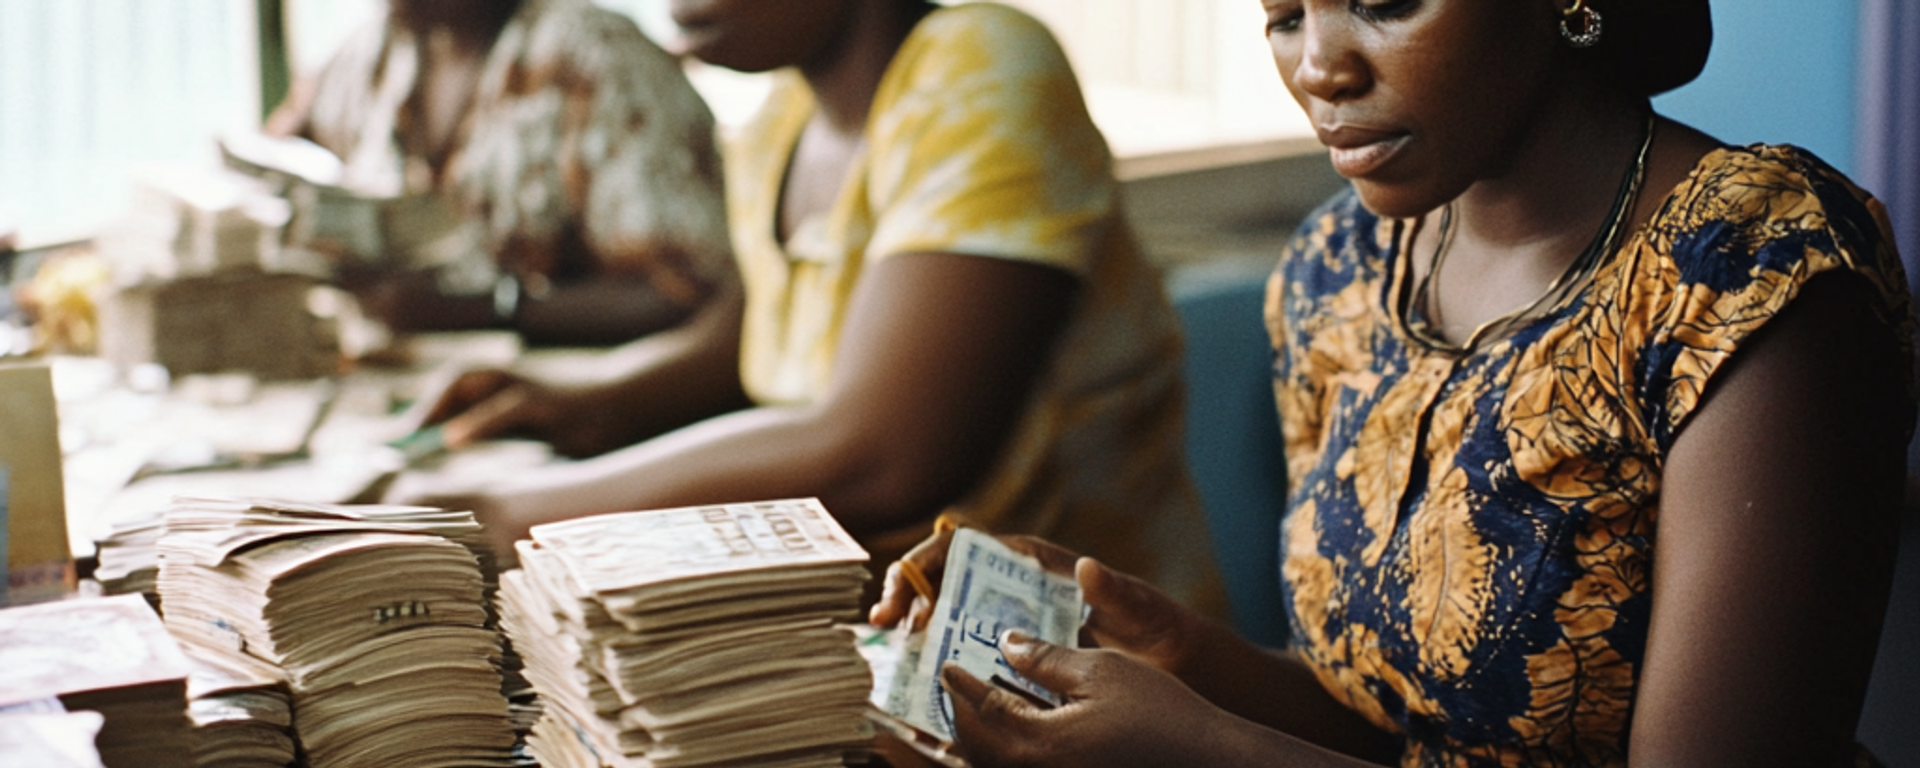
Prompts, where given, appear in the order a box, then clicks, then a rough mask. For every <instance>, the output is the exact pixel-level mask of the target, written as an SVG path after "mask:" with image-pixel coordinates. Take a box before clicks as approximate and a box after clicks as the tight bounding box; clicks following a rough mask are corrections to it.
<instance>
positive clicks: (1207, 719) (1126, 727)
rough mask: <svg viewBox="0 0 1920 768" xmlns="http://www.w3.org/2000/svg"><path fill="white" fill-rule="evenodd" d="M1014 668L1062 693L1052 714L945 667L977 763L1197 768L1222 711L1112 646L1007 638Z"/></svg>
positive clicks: (957, 722) (966, 745) (963, 735)
mask: <svg viewBox="0 0 1920 768" xmlns="http://www.w3.org/2000/svg"><path fill="white" fill-rule="evenodd" d="M1000 648H1001V652H1002V653H1003V654H1004V655H1005V656H1006V659H1007V662H1008V663H1009V664H1011V665H1012V666H1013V668H1014V670H1015V671H1017V672H1019V673H1020V674H1021V675H1023V676H1025V677H1026V678H1027V679H1029V680H1031V681H1033V682H1034V683H1037V684H1039V685H1041V686H1044V687H1045V688H1047V689H1048V690H1050V691H1053V692H1055V693H1057V694H1059V695H1060V697H1061V698H1062V699H1063V700H1065V702H1066V703H1064V704H1062V705H1061V706H1059V707H1055V708H1046V707H1044V706H1042V705H1039V704H1035V703H1033V702H1031V701H1029V700H1028V699H1027V698H1025V697H1024V696H1022V695H1020V694H1016V693H1013V692H1011V691H1008V690H1006V689H1004V688H1000V687H997V686H994V685H990V684H988V683H986V682H984V681H982V680H980V679H979V678H977V677H974V676H973V675H971V674H968V673H967V672H966V671H965V670H963V669H961V668H960V667H958V666H956V665H952V664H949V665H947V666H946V668H945V669H943V670H941V680H942V682H943V683H944V684H945V686H946V689H947V692H948V694H949V695H950V697H951V699H952V701H953V719H954V726H955V729H956V730H957V731H958V734H957V735H958V740H959V744H960V748H961V750H962V752H964V754H965V755H966V756H967V759H968V760H970V761H972V762H973V764H974V765H977V766H1003V765H1004V766H1029V765H1036V766H1037V765H1045V766H1050V767H1052V768H1071V767H1072V766H1111V765H1141V766H1146V765H1170V766H1172V765H1191V764H1193V762H1194V760H1193V758H1194V757H1195V756H1196V754H1197V752H1196V748H1197V747H1199V746H1201V744H1200V740H1201V739H1203V738H1206V737H1207V736H1206V735H1207V734H1218V733H1219V728H1220V726H1221V724H1220V722H1219V721H1220V720H1221V719H1222V718H1231V716H1230V715H1227V714H1226V713H1225V712H1223V711H1221V710H1219V709H1218V708H1216V707H1214V706H1213V705H1211V704H1209V703H1207V701H1206V700H1205V699H1202V698H1201V697H1200V695H1199V694H1196V693H1194V692H1193V691H1192V690H1191V689H1189V688H1187V687H1186V686H1185V685H1183V684H1181V682H1180V681H1179V680H1178V679H1176V678H1174V677H1173V675H1171V674H1168V673H1166V672H1163V671H1161V670H1158V669H1155V668H1153V667H1151V666H1148V665H1147V664H1145V663H1142V662H1140V661H1138V660H1136V659H1133V658H1130V657H1128V656H1126V655H1124V654H1121V653H1118V652H1115V651H1110V650H1074V649H1070V648H1063V647H1061V646H1057V645H1053V644H1051V643H1046V642H1042V641H1040V640H1037V639H1034V638H1031V637H1027V636H1024V635H1021V634H1019V633H1017V632H1009V633H1007V635H1006V636H1004V637H1003V638H1002V639H1001V643H1000Z"/></svg>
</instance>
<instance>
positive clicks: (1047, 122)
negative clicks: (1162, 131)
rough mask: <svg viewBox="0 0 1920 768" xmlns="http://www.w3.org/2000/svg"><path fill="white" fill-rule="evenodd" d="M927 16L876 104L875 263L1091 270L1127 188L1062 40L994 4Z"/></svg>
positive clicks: (871, 190) (873, 155)
mask: <svg viewBox="0 0 1920 768" xmlns="http://www.w3.org/2000/svg"><path fill="white" fill-rule="evenodd" d="M921 25H922V29H918V30H916V31H915V33H914V36H913V37H912V38H911V39H909V40H908V42H907V44H906V45H904V46H903V47H902V48H901V50H900V52H899V53H898V54H897V59H896V61H895V63H894V65H893V66H892V67H891V68H890V69H889V71H888V74H887V78H886V80H885V81H884V82H882V83H881V86H880V91H879V93H878V94H877V95H876V97H875V101H874V112H873V114H874V117H873V119H872V124H871V125H870V127H869V136H870V137H871V144H870V146H869V148H868V151H869V153H870V159H869V163H870V168H871V176H870V178H869V185H868V192H869V195H870V199H869V201H868V203H869V205H870V206H871V207H872V210H873V211H874V217H875V228H874V233H873V236H872V238H871V240H870V241H869V246H868V250H867V254H868V258H869V259H872V260H877V259H879V258H883V257H885V256H888V255H892V254H898V253H910V252H953V253H965V254H969V255H976V256H990V257H1001V258H1013V259H1022V260H1030V261H1037V262H1042V263H1046V264H1048V265H1051V266H1056V267H1060V268H1063V269H1066V270H1068V271H1071V272H1074V273H1076V274H1083V273H1085V272H1086V271H1087V269H1088V264H1089V260H1090V259H1091V258H1092V257H1093V254H1095V253H1096V251H1097V248H1096V246H1097V244H1098V243H1100V242H1101V240H1102V238H1103V237H1104V236H1105V235H1106V234H1107V232H1106V230H1107V228H1108V227H1110V226H1111V221H1112V219H1111V217H1110V211H1111V210H1112V209H1113V207H1114V205H1115V196H1116V194H1117V192H1116V189H1115V182H1114V181H1113V177H1112V160H1111V157H1110V155H1109V154H1108V151H1107V146H1106V142H1105V140H1104V139H1103V138H1102V137H1101V135H1100V132H1099V131H1098V129H1096V128H1095V127H1094V125H1093V121H1092V119H1091V118H1090V117H1089V116H1088V114H1087V111H1086V105H1085V103H1084V101H1083V100H1082V97H1081V93H1080V88H1079V85H1078V83H1077V82H1076V81H1075V80H1074V77H1073V72H1072V70H1071V69H1070V68H1069V66H1068V64H1067V60H1066V57H1065V56H1064V54H1062V52H1061V50H1060V47H1059V45H1058V44H1057V43H1056V42H1055V41H1054V39H1053V37H1052V36H1051V35H1050V34H1049V33H1048V32H1047V30H1046V29H1045V28H1044V27H1043V26H1041V24H1040V23H1039V22H1038V21H1035V20H1034V19H1032V18H1031V17H1029V16H1026V15H1025V14H1022V13H1020V12H1019V11H1015V10H1013V9H1011V8H1006V7H1004V6H995V5H991V4H979V5H962V6H955V7H952V8H946V9H942V10H940V11H937V12H935V13H934V14H933V15H932V16H930V17H928V18H927V19H926V20H924V21H922V22H921Z"/></svg>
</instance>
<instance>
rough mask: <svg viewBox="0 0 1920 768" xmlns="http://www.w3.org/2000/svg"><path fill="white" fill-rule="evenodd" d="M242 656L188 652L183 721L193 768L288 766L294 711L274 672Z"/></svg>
mask: <svg viewBox="0 0 1920 768" xmlns="http://www.w3.org/2000/svg"><path fill="white" fill-rule="evenodd" d="M236 656H244V654H225V655H223V656H222V657H219V658H208V657H206V656H205V655H202V654H196V653H189V654H188V658H189V659H190V660H191V661H192V662H193V665H194V669H193V674H191V675H188V676H187V716H188V717H189V718H191V719H192V720H193V764H194V766H195V768H253V767H254V766H262V765H274V766H285V765H292V764H293V762H294V760H295V757H296V755H295V751H294V746H293V708H292V704H291V702H289V701H288V696H287V689H286V686H285V685H284V684H282V683H281V681H280V679H279V677H278V675H277V674H276V671H275V670H274V668H273V667H271V666H269V665H267V664H265V663H259V662H255V661H253V660H251V657H247V659H245V661H246V663H245V664H244V665H242V666H222V665H221V664H220V663H219V662H221V661H227V662H231V661H233V660H235V658H234V657H236Z"/></svg>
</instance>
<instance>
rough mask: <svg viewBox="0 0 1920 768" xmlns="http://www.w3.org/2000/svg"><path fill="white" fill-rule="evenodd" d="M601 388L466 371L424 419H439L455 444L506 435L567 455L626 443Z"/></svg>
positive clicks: (603, 450) (500, 372) (449, 442)
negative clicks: (528, 439) (539, 442)
mask: <svg viewBox="0 0 1920 768" xmlns="http://www.w3.org/2000/svg"><path fill="white" fill-rule="evenodd" d="M604 399H605V398H604V397H603V396H602V395H601V394H600V392H599V390H597V389H596V388H593V387H585V386H560V385H555V384H548V383H543V382H540V381H536V380H534V379H531V378H528V377H526V376H522V375H520V374H517V373H513V372H511V371H506V370H501V369H497V368H489V369H481V370H476V371H468V372H466V373H463V374H461V375H460V376H459V378H456V379H454V381H453V383H452V384H450V385H448V386H447V387H446V389H444V390H442V391H441V393H440V396H439V399H438V400H436V401H435V402H434V405H433V408H432V410H430V411H428V413H427V418H426V423H427V424H442V429H443V431H444V435H445V439H446V443H447V447H449V448H459V447H462V446H466V445H470V444H472V443H475V442H478V441H481V440H488V439H492V438H496V437H501V436H505V435H526V436H528V437H532V438H535V439H538V440H542V441H545V442H546V443H548V444H550V445H552V446H553V449H554V450H555V451H556V452H558V453H561V454H563V455H566V456H570V457H574V458H582V457H586V456H595V455H599V454H602V453H606V452H607V451H610V450H613V449H615V448H619V447H621V446H622V445H624V443H623V442H622V441H621V440H620V437H619V435H618V434H617V433H616V430H615V429H614V428H613V427H612V424H613V423H614V422H615V421H616V420H615V419H611V418H608V416H609V414H608V412H607V410H606V408H605V407H603V406H604V403H603V402H602V401H603V400H604Z"/></svg>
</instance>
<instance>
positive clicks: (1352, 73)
mask: <svg viewBox="0 0 1920 768" xmlns="http://www.w3.org/2000/svg"><path fill="white" fill-rule="evenodd" d="M1341 26H1342V25H1341V24H1339V23H1338V22H1331V23H1316V20H1315V18H1314V15H1313V14H1309V15H1308V17H1307V18H1306V19H1305V20H1303V22H1302V25H1301V28H1300V31H1299V35H1298V37H1297V42H1298V44H1299V49H1298V50H1299V54H1298V56H1299V58H1298V59H1297V60H1296V61H1295V62H1294V64H1293V84H1294V87H1295V88H1297V89H1299V90H1300V91H1301V92H1303V93H1305V94H1306V95H1308V96H1311V97H1313V98H1315V99H1318V100H1320V101H1327V102H1341V101H1346V100H1348V99H1352V98H1354V97H1357V96H1359V95H1361V94H1363V93H1365V92H1366V91H1367V88H1368V87H1369V85H1370V84H1371V78H1370V76H1369V74H1368V72H1367V65H1366V61H1365V59H1364V58H1363V57H1361V55H1360V53H1359V51H1357V50H1356V49H1355V48H1354V47H1353V45H1352V40H1351V39H1349V35H1347V34H1346V31H1345V30H1343V29H1341Z"/></svg>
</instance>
